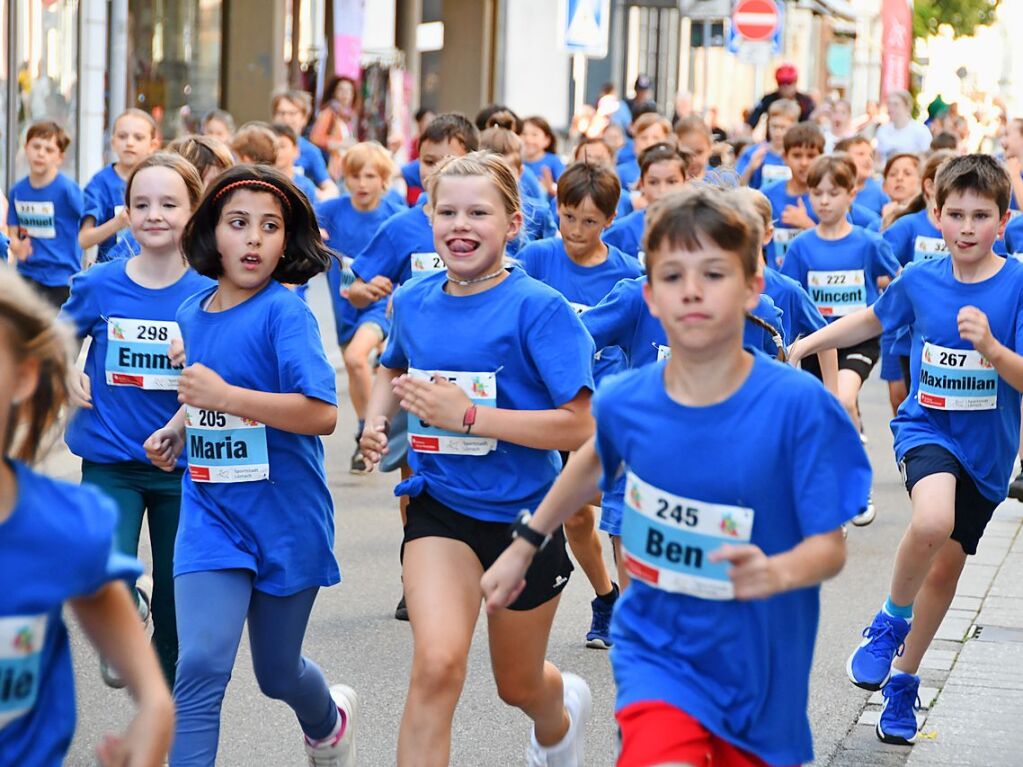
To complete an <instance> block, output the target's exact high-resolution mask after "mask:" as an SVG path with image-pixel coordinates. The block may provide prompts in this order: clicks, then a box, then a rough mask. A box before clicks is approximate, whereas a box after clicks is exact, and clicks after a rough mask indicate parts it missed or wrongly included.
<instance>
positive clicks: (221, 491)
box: [174, 280, 340, 596]
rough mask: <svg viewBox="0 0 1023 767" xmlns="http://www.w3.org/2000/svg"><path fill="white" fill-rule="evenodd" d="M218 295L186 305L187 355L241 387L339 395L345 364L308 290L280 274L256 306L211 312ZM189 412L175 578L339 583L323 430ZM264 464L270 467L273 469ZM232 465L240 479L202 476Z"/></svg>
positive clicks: (181, 320) (181, 318)
mask: <svg viewBox="0 0 1023 767" xmlns="http://www.w3.org/2000/svg"><path fill="white" fill-rule="evenodd" d="M212 294H213V289H210V290H205V291H203V292H202V293H198V294H197V295H194V296H192V297H191V298H189V299H188V300H186V301H185V303H184V304H182V306H181V308H180V309H179V310H178V317H177V319H178V325H180V327H181V334H182V338H183V339H184V342H185V353H186V356H187V364H189V365H191V364H194V363H196V362H201V363H202V364H203V365H206V366H207V367H209V368H212V369H213V370H215V371H216V372H217V373H218V374H219V375H220V376H221V377H222V378H223V379H224V380H225V381H226V382H227V383H229V384H231V385H233V386H240V387H243V388H245V389H254V390H257V391H262V392H272V393H298V394H304V395H305V396H306V397H310V398H313V399H318V400H321V401H323V402H327V403H329V404H331V405H336V404H337V395H336V392H335V384H334V368H333V366H331V364H330V363H329V362H328V361H327V357H326V355H325V354H324V353H323V342H322V340H321V339H320V331H319V328H318V327H317V325H316V319H315V318H314V317H313V313H312V311H310V309H309V307H308V306H307V305H306V304H305V303H304V302H303V301H302V299H300V298H299V297H298V296H296V295H295V294H294V293H292V292H291V291H290V290H288V289H287V288H285V287H284V286H282V285H281V284H280V283H278V282H276V281H273V280H271V282H270V283H269V284H268V285H267V286H266V287H265V288H264V289H263V290H261V291H260V292H259V293H257V294H256V295H254V296H252V297H251V298H249V299H248V300H246V301H245V302H244V303H241V304H239V305H238V306H235V307H233V308H231V309H228V310H227V311H223V312H208V311H206V310H205V309H204V308H203V307H204V306H205V304H206V302H207V301H208V300H209V298H210V296H211V295H212ZM188 420H191V421H192V423H191V425H190V426H188V428H187V436H186V438H185V440H186V450H187V451H188V467H189V468H188V471H187V472H186V473H185V479H184V483H183V487H182V497H181V521H180V523H179V525H178V538H177V546H176V548H175V550H174V575H175V576H178V575H183V574H185V573H192V572H201V571H204V570H228V569H235V568H237V569H243V570H249V571H251V572H252V573H253V574H254V575H255V588H257V589H258V590H259V591H263V592H265V593H267V594H272V595H274V596H288V595H290V594H295V593H297V592H299V591H303V590H305V589H308V588H312V587H314V586H330V585H332V584H334V583H337V582H338V580H340V573H339V572H338V568H337V562H336V561H335V560H334V554H333V545H334V505H333V503H332V501H331V497H330V491H329V490H328V489H327V480H326V476H325V473H324V468H323V444H322V443H321V442H320V438H319V437H316V436H312V435H307V434H294V433H293V432H289V431H282V430H280V429H274V428H272V427H270V426H264V425H261V424H258V423H256V422H249V421H244V422H243V421H242V419H237V418H235V417H234V416H231V415H229V414H224V413H218V412H215V411H206V410H193V411H192V413H190V414H189V417H188V418H187V419H186V423H187V421H188ZM240 443H242V444H245V446H246V449H245V450H241V449H240ZM260 467H263V468H267V467H268V477H267V478H260V477H266V476H267V472H265V471H260ZM226 472H233V473H235V477H236V481H226V482H217V481H212V482H209V481H199V480H201V478H202V477H203V476H204V475H208V476H209V477H211V478H214V479H215V478H216V476H217V475H218V474H221V473H226ZM193 475H194V476H193ZM241 477H249V478H251V481H244V480H243V479H241Z"/></svg>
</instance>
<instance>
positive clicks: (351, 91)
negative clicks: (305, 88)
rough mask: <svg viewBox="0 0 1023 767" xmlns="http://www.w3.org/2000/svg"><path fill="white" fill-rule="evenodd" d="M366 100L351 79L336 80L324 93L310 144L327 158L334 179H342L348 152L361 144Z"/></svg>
mask: <svg viewBox="0 0 1023 767" xmlns="http://www.w3.org/2000/svg"><path fill="white" fill-rule="evenodd" d="M361 113H362V99H361V96H360V93H359V87H358V85H357V83H356V82H355V80H353V79H352V78H350V77H344V76H341V77H334V78H331V80H330V81H329V82H328V83H327V87H326V88H325V89H324V90H323V106H322V107H320V112H319V114H317V115H316V121H315V122H314V123H313V127H312V130H311V131H310V132H309V140H310V141H312V142H313V143H314V144H315V145H316V146H318V147H319V148H320V149H321V150H323V152H324V153H325V154H326V155H327V170H328V171H329V172H330V176H331V178H334V179H338V178H340V177H341V169H342V168H341V163H342V159H343V158H344V153H345V150H346V149H348V147H350V146H354V145H355V143H356V141H358V135H359V117H360V115H361Z"/></svg>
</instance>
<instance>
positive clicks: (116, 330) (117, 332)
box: [110, 320, 125, 341]
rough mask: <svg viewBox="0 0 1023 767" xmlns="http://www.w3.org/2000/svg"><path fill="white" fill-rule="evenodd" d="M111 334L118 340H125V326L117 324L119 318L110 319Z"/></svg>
mask: <svg viewBox="0 0 1023 767" xmlns="http://www.w3.org/2000/svg"><path fill="white" fill-rule="evenodd" d="M110 336H111V337H112V338H116V339H117V340H118V341H123V340H125V338H124V328H122V327H121V326H120V325H118V324H117V320H110Z"/></svg>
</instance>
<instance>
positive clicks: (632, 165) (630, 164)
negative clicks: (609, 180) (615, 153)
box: [615, 159, 640, 189]
mask: <svg viewBox="0 0 1023 767" xmlns="http://www.w3.org/2000/svg"><path fill="white" fill-rule="evenodd" d="M615 173H617V174H618V180H619V181H620V182H621V184H622V189H632V188H633V186H635V184H636V182H637V181H639V177H640V172H639V162H637V161H636V160H635V159H633V160H624V161H623V160H619V161H618V164H617V165H616V166H615Z"/></svg>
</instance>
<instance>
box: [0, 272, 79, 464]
mask: <svg viewBox="0 0 1023 767" xmlns="http://www.w3.org/2000/svg"><path fill="white" fill-rule="evenodd" d="M55 314H56V313H55V311H54V310H53V308H51V307H50V305H49V304H48V303H46V301H44V300H43V298H41V297H40V296H39V295H38V294H37V293H36V292H35V291H34V290H32V288H30V287H29V285H28V283H27V282H25V281H24V280H23V279H22V278H21V277H20V276H19V275H18V273H17V272H16V271H14V270H13V269H0V342H3V343H6V344H7V345H8V347H9V348H10V349H11V351H12V353H13V355H14V358H15V360H16V361H17V362H19V363H20V362H23V361H25V360H27V359H34V360H36V361H37V362H38V363H39V382H38V383H37V384H36V387H35V391H33V392H32V394H31V396H29V397H27V398H26V399H25V400H23V401H22V402H20V403H17V404H15V405H13V406H12V409H11V417H10V422H9V428H8V431H7V434H6V435H4V445H3V451H4V456H10V457H12V458H15V459H17V460H19V461H24V462H26V463H33V462H35V461H36V460H38V459H39V458H40V457H41V456H42V455H43V454H44V453H45V452H46V450H45V449H44V446H46V442H47V441H48V440H49V439H51V438H53V437H55V436H56V435H58V434H59V433H60V430H59V429H57V428H56V427H57V425H58V423H59V421H60V414H61V411H62V410H63V409H64V407H65V405H66V404H67V402H68V384H67V377H68V373H69V361H70V359H71V355H70V349H71V345H70V342H69V333H68V332H67V331H66V329H65V328H64V327H63V326H62V325H60V324H58V323H57V321H56V317H55Z"/></svg>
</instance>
